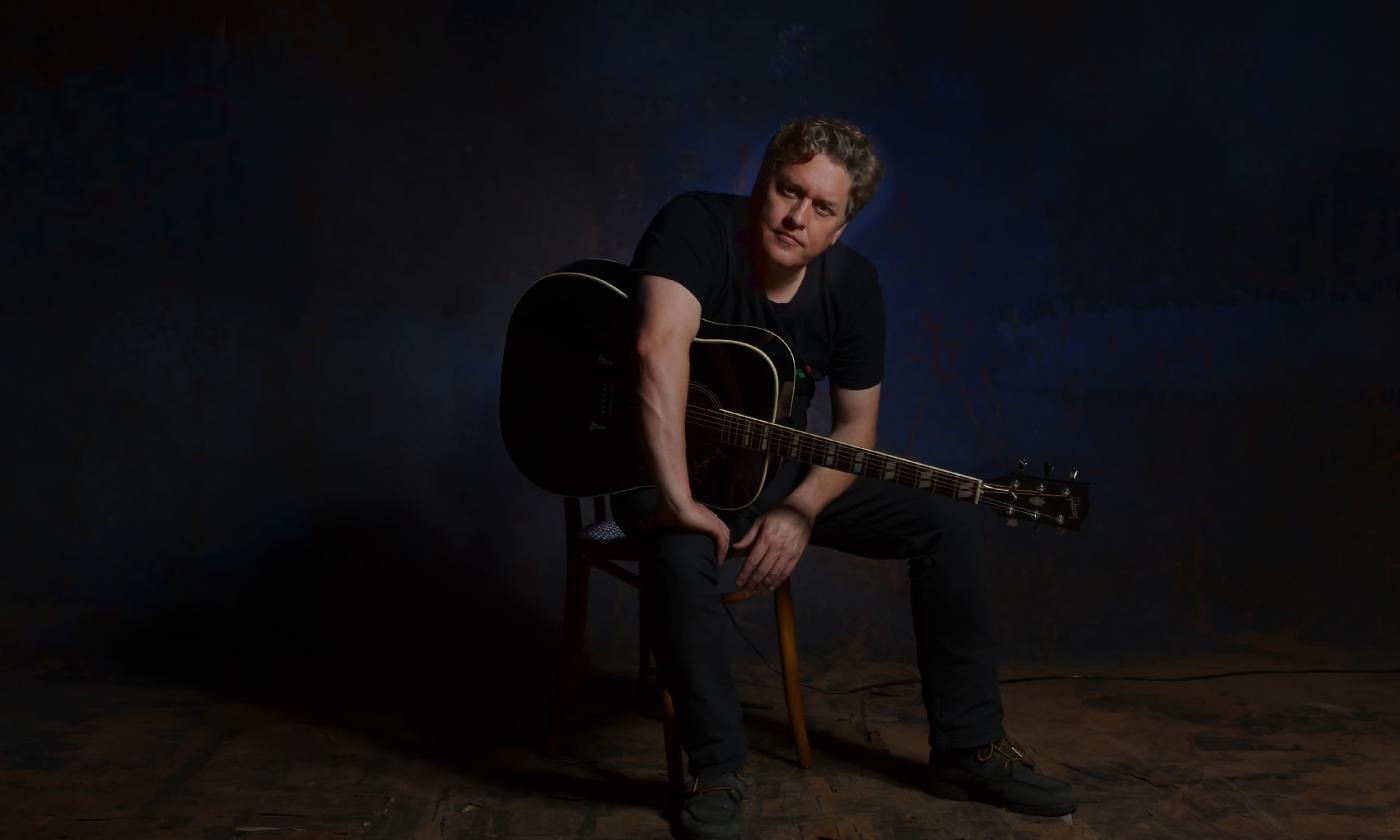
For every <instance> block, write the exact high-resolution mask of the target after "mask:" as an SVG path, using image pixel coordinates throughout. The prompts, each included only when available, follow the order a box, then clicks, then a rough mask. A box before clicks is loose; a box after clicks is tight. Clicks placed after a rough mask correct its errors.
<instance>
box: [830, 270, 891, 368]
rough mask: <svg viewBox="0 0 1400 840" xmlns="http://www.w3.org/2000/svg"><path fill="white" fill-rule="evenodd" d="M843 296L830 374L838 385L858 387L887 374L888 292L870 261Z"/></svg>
mask: <svg viewBox="0 0 1400 840" xmlns="http://www.w3.org/2000/svg"><path fill="white" fill-rule="evenodd" d="M864 268H865V269H866V270H865V271H864V272H861V273H860V274H859V275H857V276H859V277H860V281H859V282H855V283H850V284H849V285H848V287H847V288H846V289H845V290H844V291H845V294H843V295H842V296H841V298H842V300H841V306H840V309H839V313H840V314H839V315H838V320H837V329H836V346H835V352H834V353H833V354H832V359H831V370H830V371H829V372H828V376H829V378H830V380H831V384H832V385H834V386H835V387H837V388H845V389H847V390H851V391H859V390H863V389H865V388H871V387H874V386H876V385H879V384H880V383H881V382H882V381H883V380H884V378H885V296H884V293H882V292H881V291H880V281H879V278H878V277H877V275H876V273H875V269H874V267H873V266H870V265H869V264H868V263H867V264H866V265H865V266H864Z"/></svg>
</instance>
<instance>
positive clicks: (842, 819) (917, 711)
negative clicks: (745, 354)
mask: <svg viewBox="0 0 1400 840" xmlns="http://www.w3.org/2000/svg"><path fill="white" fill-rule="evenodd" d="M1283 664H1287V663H1286V662H1284V661H1281V660H1278V659H1267V658H1266V659H1241V658H1239V657H1236V658H1232V659H1229V660H1222V659H1211V660H1206V659H1202V660H1199V661H1182V662H1172V663H1161V664H1158V665H1155V666H1152V667H1151V668H1150V669H1149V668H1146V667H1139V668H1136V669H1134V670H1135V671H1137V672H1142V671H1144V670H1152V671H1154V672H1157V673H1173V674H1186V673H1191V672H1199V671H1215V670H1221V669H1227V668H1240V667H1251V666H1253V667H1260V666H1263V667H1277V666H1279V665H1283ZM1294 664H1297V663H1294ZM446 665H450V663H444V666H446ZM225 667H226V668H227V670H228V672H229V674H231V678H230V679H227V680H223V681H219V682H217V683H215V684H210V683H209V682H208V681H203V682H204V683H205V684H201V685H193V684H188V683H187V684H179V683H178V682H171V681H169V680H162V679H159V678H156V677H154V676H147V677H138V676H135V675H133V674H131V673H125V672H123V673H118V672H115V671H113V670H112V669H104V668H101V667H92V666H91V665H90V664H89V665H87V666H82V667H79V666H74V665H72V664H71V663H58V664H52V663H51V664H50V665H49V666H47V667H44V668H39V669H28V670H26V671H22V672H19V673H13V674H11V675H10V676H7V677H4V678H3V682H0V715H3V717H0V827H3V828H0V836H3V837H4V838H7V840H8V838H74V840H77V839H78V838H82V839H83V840H86V838H177V837H189V838H235V837H247V838H274V837H286V838H293V837H294V838H298V840H311V839H312V838H322V837H325V838H331V837H335V838H342V837H350V838H397V837H405V838H456V837H472V838H475V837H509V838H521V840H523V838H556V837H567V838H573V837H593V838H652V837H656V838H664V837H669V836H670V832H669V828H668V824H667V821H666V819H665V817H664V814H663V811H662V805H663V803H664V801H665V798H666V790H667V789H666V786H665V781H664V768H663V760H662V749H661V740H660V739H661V730H660V724H659V723H658V720H657V717H656V713H655V710H654V709H652V708H651V707H650V706H649V705H648V704H638V703H635V702H633V699H632V698H633V691H634V688H635V684H634V680H631V679H629V678H628V676H627V675H626V674H625V673H616V674H609V673H606V672H596V671H595V672H594V673H592V674H591V676H590V678H589V680H588V682H587V683H586V684H585V686H584V687H583V696H582V698H581V699H580V701H579V706H578V714H577V715H576V716H575V719H574V721H573V725H572V728H571V729H570V734H569V736H568V738H567V739H566V741H565V744H564V750H563V752H562V753H561V754H560V755H557V756H555V757H548V756H545V755H543V754H541V752H540V751H539V750H538V749H537V747H538V745H539V743H540V741H541V737H542V732H541V727H540V721H541V718H540V716H539V715H540V714H541V712H542V705H541V704H542V702H543V700H544V695H543V693H540V691H539V690H540V689H541V687H542V686H541V683H540V681H539V680H538V679H534V678H533V677H530V678H519V677H512V676H511V675H510V674H509V673H508V672H505V671H501V670H499V669H495V670H485V671H482V672H479V673H477V674H476V675H475V676H472V677H468V678H463V679H462V680H460V681H456V682H453V681H443V680H439V679H433V680H429V679H422V680H416V679H414V677H413V676H412V669H399V670H398V672H397V673H396V674H395V677H394V678H393V680H391V681H388V682H386V681H385V680H383V679H382V678H381V677H380V676H378V675H377V671H378V670H379V669H377V668H376V667H375V665H374V663H366V664H365V667H364V669H363V671H362V672H361V673H358V674H357V673H349V674H346V673H339V674H338V676H337V678H336V679H335V680H332V681H328V682H327V683H326V684H324V685H319V686H314V685H308V684H307V683H306V682H304V681H303V682H302V683H300V684H296V680H295V679H293V677H292V676H291V675H289V676H287V677H286V678H285V680H286V682H287V685H288V686H290V687H294V688H296V689H297V690H295V691H293V690H290V689H288V690H284V686H282V685H279V684H278V680H276V679H270V678H268V677H266V676H263V677H262V678H260V679H259V680H258V681H255V682H253V683H244V682H240V680H239V678H238V675H239V674H240V673H242V672H244V671H249V670H250V669H248V668H246V667H245V666H244V664H241V663H239V662H237V661H229V662H227V663H225ZM737 668H738V673H739V674H740V676H741V683H742V694H743V698H744V702H745V705H746V707H747V713H748V725H749V731H750V733H751V740H752V754H751V758H750V762H749V767H748V772H749V773H750V776H751V779H752V780H753V783H754V797H753V799H752V801H751V802H750V803H749V805H748V809H747V825H748V834H747V835H746V836H750V837H754V838H763V840H799V839H801V840H814V838H901V839H903V838H980V837H1018V838H1019V837H1025V838H1035V837H1046V838H1069V837H1076V838H1100V837H1102V838H1138V837H1141V838H1157V837H1162V838H1166V837H1191V838H1194V837H1231V838H1266V837H1267V838H1273V837H1310V838H1311V837H1316V838H1323V837H1327V838H1363V837H1364V838H1381V837H1388V838H1396V837H1400V676H1395V675H1375V676H1358V675H1319V676H1250V677H1238V678H1232V679H1222V680H1212V681H1197V682H1182V683H1142V682H1084V681H1076V682H1064V681H1061V682H1042V683H1027V684H1019V685H1008V686H1006V688H1005V700H1006V706H1007V713H1008V722H1009V725H1010V727H1011V731H1012V734H1013V735H1014V736H1015V737H1017V738H1019V740H1020V741H1021V742H1022V743H1023V745H1024V746H1025V747H1026V748H1027V749H1028V750H1029V752H1030V753H1031V755H1032V756H1033V757H1034V758H1035V759H1037V761H1038V762H1039V764H1040V766H1041V767H1042V768H1043V769H1044V770H1045V771H1046V772H1048V773H1050V774H1052V775H1056V776H1060V777H1062V778H1066V779H1069V780H1071V781H1073V782H1074V784H1075V785H1076V787H1077V790H1078V793H1079V797H1080V801H1081V805H1080V809H1079V811H1078V812H1077V813H1076V814H1074V815H1073V816H1072V817H1066V818H1063V819H1039V818H1030V817H1022V816H1017V815H1014V814H1008V813H1004V812H1001V811H999V810H996V809H993V808H989V807H985V806H979V805H971V804H966V803H953V802H945V801H941V800H937V799H933V798H930V797H928V796H927V795H925V794H923V793H921V792H920V791H919V790H918V780H919V774H920V769H921V766H922V764H923V763H924V760H925V758H926V747H925V728H924V722H923V713H922V708H921V706H920V704H919V702H918V700H917V687H916V686H901V687H896V688H892V689H886V690H879V691H872V692H867V693H864V694H858V695H846V696H829V695H823V694H819V693H816V692H808V694H807V703H808V711H809V715H810V728H811V731H812V736H813V745H814V751H815V760H816V766H815V767H814V768H813V769H811V770H807V771H804V770H800V769H798V768H797V767H796V766H795V765H794V763H793V761H792V753H791V749H790V745H789V741H788V735H787V732H786V726H785V723H784V717H783V713H782V708H783V706H782V698H781V692H780V690H779V689H778V687H777V686H778V683H777V680H776V678H775V677H773V676H772V674H771V673H769V672H768V671H766V670H763V669H762V668H761V667H749V666H747V665H745V664H743V663H738V664H737ZM444 670H450V671H454V672H455V671H459V670H460V669H456V668H446V667H445V668H444ZM405 671H407V673H405ZM541 671H542V669H540V668H538V667H537V668H535V669H534V670H532V671H531V672H530V673H532V674H538V673H540V672H541ZM908 675H909V671H908V670H907V666H904V665H898V664H888V665H881V664H864V665H861V666H859V667H847V668H842V669H837V670H831V671H828V672H825V673H821V674H818V675H814V676H813V677H812V679H813V681H819V682H820V683H821V684H824V685H853V684H859V683H865V682H871V681H876V680H881V679H891V678H899V677H904V676H908ZM1008 675H1012V676H1014V675H1015V672H1010V673H1009V674H1008ZM192 682H199V681H192Z"/></svg>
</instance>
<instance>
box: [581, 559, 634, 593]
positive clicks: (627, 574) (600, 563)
mask: <svg viewBox="0 0 1400 840" xmlns="http://www.w3.org/2000/svg"><path fill="white" fill-rule="evenodd" d="M589 563H590V565H592V566H593V568H595V569H597V570H598V571H600V572H607V573H608V574H610V575H612V576H613V577H615V578H617V579H618V580H620V581H622V582H623V583H626V584H630V585H632V586H635V587H637V588H638V589H641V587H642V578H641V576H640V575H638V574H637V573H636V572H634V571H631V570H629V569H624V568H622V567H621V566H619V565H617V564H616V563H614V562H613V561H611V560H590V561H589Z"/></svg>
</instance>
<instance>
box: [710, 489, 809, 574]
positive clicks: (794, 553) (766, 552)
mask: <svg viewBox="0 0 1400 840" xmlns="http://www.w3.org/2000/svg"><path fill="white" fill-rule="evenodd" d="M811 536H812V520H811V519H809V518H808V517H807V516H806V514H804V513H802V512H801V511H799V510H798V509H797V508H794V507H791V506H790V505H779V506H778V507H775V508H773V509H772V510H770V511H768V512H767V513H765V514H763V515H762V516H760V517H759V518H758V519H757V520H755V521H754V523H753V526H752V527H750V528H749V530H748V533H746V534H744V536H743V539H741V540H739V541H738V542H736V543H734V545H733V546H732V547H730V549H729V551H730V553H731V554H747V555H748V556H749V558H748V560H746V561H745V562H744V567H743V568H742V569H740V570H739V577H738V584H739V586H740V587H741V588H743V589H746V590H748V591H750V592H757V591H759V590H761V589H766V590H768V591H769V592H772V591H774V590H775V589H777V588H778V587H779V586H781V585H782V583H783V581H785V580H787V579H788V576H789V575H791V574H792V570H793V569H795V568H797V561H798V560H800V559H802V552H803V551H804V550H805V549H806V548H807V541H808V540H809V539H811Z"/></svg>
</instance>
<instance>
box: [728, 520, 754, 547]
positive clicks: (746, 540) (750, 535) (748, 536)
mask: <svg viewBox="0 0 1400 840" xmlns="http://www.w3.org/2000/svg"><path fill="white" fill-rule="evenodd" d="M757 536H758V523H757V522H755V523H754V524H752V525H750V526H749V530H748V531H747V532H745V533H744V535H743V536H742V537H740V538H739V541H738V542H736V543H734V545H733V546H731V548H730V550H731V551H737V552H739V553H741V554H742V553H743V552H745V551H748V550H749V545H750V544H751V543H752V542H753V541H754V538H755V537H757Z"/></svg>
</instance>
